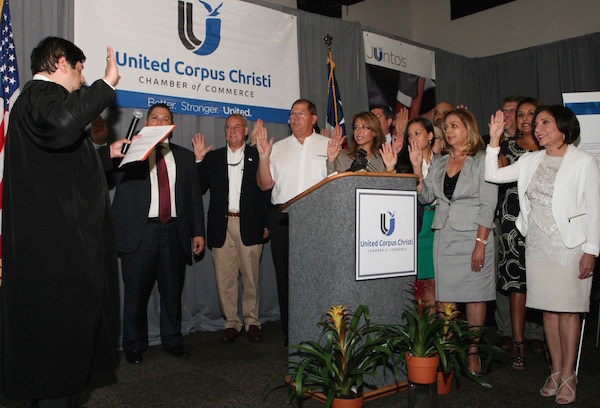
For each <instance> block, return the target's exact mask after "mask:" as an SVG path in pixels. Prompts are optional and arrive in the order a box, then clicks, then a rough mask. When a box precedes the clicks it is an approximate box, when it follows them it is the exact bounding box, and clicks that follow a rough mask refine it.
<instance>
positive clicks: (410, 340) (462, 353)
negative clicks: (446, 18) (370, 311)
mask: <svg viewBox="0 0 600 408" xmlns="http://www.w3.org/2000/svg"><path fill="white" fill-rule="evenodd" d="M411 288H412V290H413V293H414V300H412V301H411V302H410V304H409V305H408V307H407V308H406V310H405V311H404V313H403V314H402V321H403V324H402V325H400V326H397V327H391V330H393V332H394V335H393V337H394V340H393V342H392V345H391V346H392V348H393V349H394V351H395V352H396V353H397V356H398V360H399V362H404V363H405V364H406V366H407V374H408V376H409V380H410V381H412V382H416V383H422V384H427V383H432V382H435V381H436V378H437V372H438V371H440V372H442V373H444V375H446V376H448V375H449V374H450V373H451V372H454V373H456V376H457V377H459V376H460V375H461V374H464V375H465V376H466V377H467V378H469V379H471V380H473V381H475V382H476V383H478V384H480V385H483V386H485V387H490V385H489V383H487V382H486V381H485V380H483V379H482V378H481V377H480V376H478V375H477V374H476V373H471V372H470V371H469V370H468V369H467V356H468V350H469V348H470V347H471V346H473V345H474V344H478V345H479V347H480V348H485V349H486V350H488V353H487V358H486V360H485V364H486V365H489V363H490V362H491V358H492V353H491V352H492V351H493V348H494V347H493V346H491V345H490V343H489V341H488V340H487V338H486V337H485V335H484V333H483V329H482V328H474V327H470V326H469V324H468V322H467V320H466V319H465V318H464V317H462V315H461V314H460V312H458V311H457V310H455V309H454V306H453V305H451V304H445V305H443V306H440V307H438V305H433V306H427V305H425V303H424V301H423V291H424V286H423V282H422V281H416V282H415V283H413V284H411ZM422 359H425V360H429V361H425V362H423V360H422ZM413 364H417V365H418V366H419V365H425V366H429V367H430V368H429V372H428V374H427V377H426V378H423V379H418V378H417V379H414V378H411V375H412V374H413V372H414V371H415V369H414V368H415V367H414V366H413ZM419 371H421V370H419Z"/></svg>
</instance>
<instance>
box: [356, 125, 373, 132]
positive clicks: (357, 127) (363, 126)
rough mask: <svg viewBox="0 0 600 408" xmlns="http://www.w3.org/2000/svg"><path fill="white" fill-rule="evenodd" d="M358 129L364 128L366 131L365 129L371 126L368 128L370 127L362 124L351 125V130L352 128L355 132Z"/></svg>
mask: <svg viewBox="0 0 600 408" xmlns="http://www.w3.org/2000/svg"><path fill="white" fill-rule="evenodd" d="M359 129H360V130H365V131H366V130H371V128H370V127H368V126H365V125H362V126H352V130H354V131H355V132H356V131H357V130H359Z"/></svg>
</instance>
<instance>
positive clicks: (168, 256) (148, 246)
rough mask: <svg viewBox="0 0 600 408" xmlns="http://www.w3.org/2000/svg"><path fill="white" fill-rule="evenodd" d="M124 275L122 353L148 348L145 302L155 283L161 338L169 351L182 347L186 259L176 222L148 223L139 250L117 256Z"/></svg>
mask: <svg viewBox="0 0 600 408" xmlns="http://www.w3.org/2000/svg"><path fill="white" fill-rule="evenodd" d="M120 257H121V269H122V272H123V283H124V288H125V289H124V300H123V350H124V351H125V352H126V353H127V352H132V351H144V350H146V349H147V348H148V314H147V309H148V300H149V299H150V295H151V294H152V289H153V288H154V283H155V282H158V291H159V292H160V336H161V341H162V345H163V347H164V348H165V349H167V350H169V349H172V348H173V347H176V346H180V345H182V343H183V338H182V335H181V293H182V292H183V282H184V278H185V265H186V256H185V253H184V251H183V247H182V246H181V241H180V239H179V235H178V230H177V221H172V222H170V223H167V224H162V223H160V222H153V221H151V220H149V221H148V225H147V226H146V232H145V234H144V238H143V240H142V243H141V245H140V247H139V248H138V249H137V250H135V251H134V252H133V253H131V254H120Z"/></svg>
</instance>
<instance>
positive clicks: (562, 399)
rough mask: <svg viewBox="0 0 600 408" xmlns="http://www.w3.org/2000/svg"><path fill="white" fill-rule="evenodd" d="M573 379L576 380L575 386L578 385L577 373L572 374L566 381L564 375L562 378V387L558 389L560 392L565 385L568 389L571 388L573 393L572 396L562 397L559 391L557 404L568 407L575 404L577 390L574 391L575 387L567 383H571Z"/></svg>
mask: <svg viewBox="0 0 600 408" xmlns="http://www.w3.org/2000/svg"><path fill="white" fill-rule="evenodd" d="M571 378H575V385H577V377H576V376H575V373H573V374H571V376H570V377H569V378H567V379H566V380H565V379H564V378H562V375H561V376H560V380H561V383H560V387H558V390H560V389H561V388H562V387H563V385H564V386H565V387H567V388H569V390H570V391H571V395H560V394H559V393H558V391H557V392H556V403H557V404H558V405H567V404H570V403H571V402H575V390H574V389H573V387H571V386H570V385H569V384H568V383H567V381H569V380H570V379H571Z"/></svg>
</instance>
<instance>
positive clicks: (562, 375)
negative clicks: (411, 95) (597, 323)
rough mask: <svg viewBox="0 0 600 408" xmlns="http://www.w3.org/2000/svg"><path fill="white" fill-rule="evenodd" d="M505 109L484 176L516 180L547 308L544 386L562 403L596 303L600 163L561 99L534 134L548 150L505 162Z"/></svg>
mask: <svg viewBox="0 0 600 408" xmlns="http://www.w3.org/2000/svg"><path fill="white" fill-rule="evenodd" d="M503 126H504V115H503V114H502V112H501V111H498V112H496V114H495V115H494V116H492V119H491V123H490V144H489V146H488V148H487V154H486V163H485V179H486V180H487V181H491V182H494V183H506V182H512V181H517V190H518V193H519V206H520V210H521V212H520V214H519V217H518V218H517V222H516V225H517V228H518V229H519V231H520V232H521V234H523V236H524V237H525V239H526V256H525V262H526V269H527V307H531V308H535V309H540V310H542V311H543V312H544V331H545V334H546V341H547V343H548V349H549V351H550V356H551V357H552V372H551V374H550V376H549V377H548V379H547V380H546V382H545V384H544V386H543V388H542V389H541V390H540V393H541V394H542V395H543V396H547V397H549V396H556V402H557V403H558V404H569V403H571V402H573V401H575V390H576V386H577V378H576V377H575V372H574V366H575V360H576V354H577V343H578V340H579V331H580V325H581V322H580V318H579V313H581V312H587V311H589V304H590V302H589V299H590V291H591V287H592V275H593V271H594V266H595V257H596V256H598V254H599V252H600V169H599V168H598V163H597V161H596V159H595V157H594V156H592V155H591V154H588V153H586V152H584V151H582V150H580V149H578V148H577V147H575V146H574V145H573V144H572V143H573V142H574V141H575V140H576V139H577V138H578V137H579V122H578V121H577V118H576V117H575V114H574V113H573V112H572V111H571V110H570V109H568V108H566V107H564V106H560V105H554V106H542V107H540V108H538V109H537V111H536V114H535V118H534V126H535V137H536V138H537V140H538V142H539V144H540V146H542V147H543V148H544V150H540V151H537V152H532V153H527V154H525V155H523V156H522V157H521V158H520V159H519V160H518V161H517V162H516V163H514V164H512V165H510V166H507V167H503V168H500V169H499V168H498V151H499V147H498V146H499V140H500V136H501V135H502V129H503Z"/></svg>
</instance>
